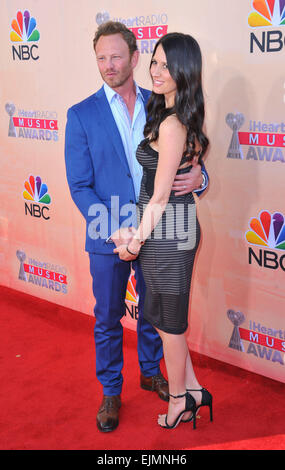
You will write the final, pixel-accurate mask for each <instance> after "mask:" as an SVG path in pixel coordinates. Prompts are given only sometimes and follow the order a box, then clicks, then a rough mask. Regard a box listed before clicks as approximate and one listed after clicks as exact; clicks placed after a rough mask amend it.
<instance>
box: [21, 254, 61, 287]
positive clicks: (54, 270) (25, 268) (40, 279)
mask: <svg viewBox="0 0 285 470" xmlns="http://www.w3.org/2000/svg"><path fill="white" fill-rule="evenodd" d="M16 256H17V258H18V260H19V263H20V265H19V274H18V279H19V280H20V281H24V282H29V283H32V284H34V285H35V286H37V287H39V288H42V289H49V290H51V291H54V292H57V293H62V294H67V276H66V268H65V267H64V266H59V265H54V264H51V263H48V262H45V261H39V260H36V259H34V258H28V259H27V255H26V253H25V252H24V251H22V250H17V252H16ZM26 260H27V261H28V262H26Z"/></svg>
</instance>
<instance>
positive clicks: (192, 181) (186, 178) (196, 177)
mask: <svg viewBox="0 0 285 470" xmlns="http://www.w3.org/2000/svg"><path fill="white" fill-rule="evenodd" d="M191 164H192V168H191V170H190V171H189V172H187V173H183V174H181V175H176V177H175V180H174V182H173V186H172V191H175V196H184V195H185V194H188V193H191V192H192V191H194V190H195V189H198V188H200V186H201V184H202V183H203V177H202V171H201V166H200V165H199V164H198V163H197V160H193V162H192V163H191Z"/></svg>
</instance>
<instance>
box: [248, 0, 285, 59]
mask: <svg viewBox="0 0 285 470" xmlns="http://www.w3.org/2000/svg"><path fill="white" fill-rule="evenodd" d="M251 4H252V11H251V12H250V14H249V16H248V24H249V26H250V27H251V28H257V29H261V28H262V29H263V28H265V31H262V32H261V34H257V35H256V34H255V33H253V32H251V33H250V52H251V53H253V52H255V51H256V52H260V51H261V52H279V51H281V50H282V49H283V47H284V36H283V34H284V31H282V29H281V30H280V29H279V27H280V26H284V25H285V0H252V2H251ZM269 28H274V29H273V30H271V31H269V30H268V29H269Z"/></svg>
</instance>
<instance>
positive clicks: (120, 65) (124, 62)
mask: <svg viewBox="0 0 285 470" xmlns="http://www.w3.org/2000/svg"><path fill="white" fill-rule="evenodd" d="M95 52H96V58H97V64H98V68H99V71H100V74H101V77H102V79H103V80H104V82H106V83H107V84H108V85H109V86H110V87H111V88H114V89H116V88H118V87H121V86H122V85H124V84H125V83H126V82H127V81H128V80H129V79H130V80H131V81H132V79H133V69H134V67H135V66H136V64H137V61H138V54H137V53H136V52H134V54H133V55H132V57H130V52H129V47H128V45H127V43H126V41H125V40H124V39H123V37H122V36H121V34H112V35H111V36H101V37H100V38H99V40H98V42H97V44H96V48H95Z"/></svg>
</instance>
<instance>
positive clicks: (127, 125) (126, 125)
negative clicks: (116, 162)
mask: <svg viewBox="0 0 285 470" xmlns="http://www.w3.org/2000/svg"><path fill="white" fill-rule="evenodd" d="M135 87H136V103H135V109H134V114H133V118H132V120H131V117H130V114H129V111H128V108H127V106H126V103H125V102H124V100H123V98H122V97H121V96H120V95H119V94H118V93H116V92H115V91H114V90H113V89H112V88H110V87H109V85H107V83H104V91H105V93H106V97H107V100H108V103H109V105H110V108H111V111H112V114H113V117H114V119H115V122H116V124H117V127H118V130H119V132H120V136H121V139H122V142H123V146H124V150H125V153H126V157H127V160H128V165H129V169H130V173H131V176H132V180H133V184H134V189H135V194H136V202H137V201H138V200H139V194H140V186H141V179H142V174H143V170H142V167H141V165H140V164H139V162H138V160H137V158H136V150H137V147H138V145H139V143H140V142H141V141H142V140H143V139H144V135H143V130H144V126H145V122H146V115H145V108H144V98H143V95H142V93H141V91H140V89H139V87H138V86H137V84H136V83H135Z"/></svg>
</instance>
